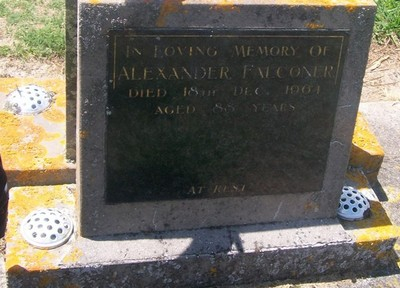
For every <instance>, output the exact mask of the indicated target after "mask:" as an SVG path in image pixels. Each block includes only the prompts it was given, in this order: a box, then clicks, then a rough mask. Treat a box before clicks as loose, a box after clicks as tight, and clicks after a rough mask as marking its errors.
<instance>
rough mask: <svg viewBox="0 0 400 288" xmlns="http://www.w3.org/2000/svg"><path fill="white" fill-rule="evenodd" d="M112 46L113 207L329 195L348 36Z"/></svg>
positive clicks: (155, 36)
mask: <svg viewBox="0 0 400 288" xmlns="http://www.w3.org/2000/svg"><path fill="white" fill-rule="evenodd" d="M109 38H110V41H109V69H108V75H109V94H108V107H107V111H106V113H107V127H106V137H107V147H106V174H107V178H106V200H107V201H108V202H110V203H115V202H133V201H153V200H174V199H188V198H217V197H227V196H230V197H237V196H251V195H260V194H276V193H301V192H311V191H319V190H321V187H322V181H323V178H324V170H325V166H326V161H327V154H328V150H329V145H330V141H331V134H332V128H333V123H334V115H335V111H336V105H337V98H338V94H339V88H340V79H341V72H342V66H343V62H344V56H345V53H346V47H347V38H348V36H347V34H346V32H344V31H279V32H276V31H268V30H248V31H247V30H234V31H232V30H230V31H224V30H209V29H207V30H172V31H171V30H146V31H144V30H140V31H136V30H135V31H132V30H128V31H127V30H124V31H110V32H109Z"/></svg>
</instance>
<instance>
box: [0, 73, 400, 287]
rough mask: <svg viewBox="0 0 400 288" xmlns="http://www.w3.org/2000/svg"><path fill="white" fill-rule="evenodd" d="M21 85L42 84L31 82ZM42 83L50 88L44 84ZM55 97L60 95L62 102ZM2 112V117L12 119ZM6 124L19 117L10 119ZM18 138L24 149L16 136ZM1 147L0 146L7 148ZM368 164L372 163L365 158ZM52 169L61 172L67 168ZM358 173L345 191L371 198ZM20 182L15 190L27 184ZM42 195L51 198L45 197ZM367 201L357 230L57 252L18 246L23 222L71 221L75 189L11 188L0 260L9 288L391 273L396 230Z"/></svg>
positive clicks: (149, 240)
mask: <svg viewBox="0 0 400 288" xmlns="http://www.w3.org/2000/svg"><path fill="white" fill-rule="evenodd" d="M5 81H6V82H5V83H9V85H12V84H11V82H8V81H15V80H11V79H7V80H5ZM18 81H21V82H20V83H38V82H37V81H36V80H26V79H20V80H18ZM50 82H52V81H50ZM43 85H44V86H45V87H46V85H49V84H46V83H44V84H43ZM3 87H4V85H3ZM49 87H53V86H51V85H49ZM1 92H2V93H3V94H4V92H3V91H1ZM8 92H9V91H8ZM61 94H62V92H61V93H60V94H59V95H61ZM60 97H61V96H60ZM60 99H61V98H58V100H57V101H56V102H58V101H59V102H58V104H57V105H59V104H61V106H59V107H58V108H57V109H63V107H64V108H65V102H64V101H62V100H60ZM62 105H64V106H62ZM1 113H2V115H6V113H8V112H4V111H1ZM6 117H9V118H12V119H17V118H15V117H14V116H10V115H7V116H6ZM9 118H4V117H3V118H2V119H9ZM28 118H29V117H28ZM3 121H4V120H3ZM21 123H22V124H24V122H23V121H11V122H9V123H7V125H14V126H13V127H12V128H10V127H9V128H4V127H5V126H4V125H3V127H2V129H11V131H12V130H15V131H17V130H18V129H21V128H20V127H19V126H18V125H21ZM15 125H17V126H15ZM61 126H62V125H61ZM61 126H57V127H61ZM59 129H61V130H60V131H61V132H60V134H61V135H65V133H64V132H63V130H62V128H59ZM357 129H358V128H356V131H357ZM360 129H361V130H363V129H364V128H363V127H361V128H360ZM367 130H368V128H367ZM7 131H8V130H7ZM23 131H28V130H23ZM29 132H32V133H33V132H34V131H33V130H32V131H29ZM26 133H28V132H26ZM63 133H64V134H63ZM4 135H6V134H4ZM64 137H65V136H64ZM15 141H16V142H17V143H20V142H21V141H20V140H19V139H16V140H15ZM60 141H61V143H65V142H63V141H62V140H60ZM35 143H36V145H39V146H41V145H42V144H43V143H40V142H34V143H33V144H35ZM0 145H3V147H5V146H4V145H5V144H4V142H1V143H0ZM372 146H374V145H372ZM7 147H11V145H9V146H7ZM32 147H35V145H33V146H32ZM2 150H4V148H3V149H2ZM63 152H65V151H63ZM2 153H3V151H2ZM382 153H383V150H382ZM367 154H374V153H367ZM378 154H379V153H378ZM62 155H64V154H63V153H62ZM381 156H382V157H383V155H381ZM3 158H4V156H3ZM367 163H370V162H368V160H367ZM24 169H25V168H21V173H27V172H26V171H24ZM49 170H50V169H49V168H48V167H46V169H43V170H39V169H38V168H37V166H35V168H34V169H32V172H30V173H36V176H35V174H33V176H32V177H33V178H34V177H37V175H38V174H40V173H42V174H44V175H43V176H44V178H43V179H44V180H43V182H44V184H46V185H50V184H52V183H50V179H48V180H46V177H49V175H51V173H49ZM58 171H59V172H58V173H65V170H61V169H59V170H58ZM354 171H356V172H354ZM358 172H360V171H359V170H353V171H352V173H349V174H348V179H349V180H348V182H347V183H346V184H348V185H353V186H355V187H356V188H358V189H361V190H362V192H363V193H366V194H368V191H369V192H371V191H372V190H371V189H370V187H369V182H368V180H367V179H366V178H365V177H364V176H363V173H361V172H360V173H358ZM11 175H12V173H11ZM13 177H14V176H11V177H10V178H13ZM17 183H19V185H21V184H23V183H24V182H17ZM28 183H30V182H29V181H28ZM70 183H73V182H72V181H71V182H70ZM30 185H32V184H30ZM55 191H56V192H55ZM57 191H58V192H57ZM41 193H44V194H41ZM46 194H47V196H44V195H46ZM21 195H23V196H21ZM38 195H42V196H38ZM370 195H372V196H370V198H371V199H372V200H374V201H373V202H372V210H373V217H372V218H371V219H367V220H363V221H359V222H354V223H352V222H350V223H349V222H343V223H339V222H338V221H337V220H334V219H325V220H309V221H304V222H302V223H296V224H295V223H288V222H284V223H281V224H268V225H251V226H245V225H244V226H236V227H230V228H227V227H224V228H216V229H200V230H192V231H180V232H166V233H157V234H146V235H138V234H136V235H123V236H118V237H109V238H103V239H100V238H93V239H88V238H81V237H79V236H77V235H75V236H74V238H73V239H71V240H70V242H69V243H68V244H66V245H64V246H62V247H60V248H57V249H55V250H48V251H44V250H38V249H34V248H32V247H30V246H29V245H27V244H24V242H23V240H22V239H21V237H20V235H19V232H18V225H19V222H20V221H21V219H22V218H23V217H24V216H26V214H28V212H29V211H31V210H32V209H34V207H39V206H41V207H49V205H50V206H54V205H56V206H57V205H61V206H62V207H64V208H65V207H68V209H69V211H70V213H71V214H72V215H73V214H75V211H76V210H75V209H76V207H75V204H74V201H75V200H74V199H75V197H76V195H75V191H74V185H62V186H47V187H20V188H13V189H12V190H11V201H10V207H11V208H10V220H9V229H8V232H7V244H8V247H7V255H6V258H7V262H6V269H7V274H8V276H9V284H10V285H11V286H12V285H28V286H31V285H34V286H35V285H38V286H40V285H43V283H47V284H48V285H54V287H62V285H64V286H65V284H66V283H71V284H76V285H92V284H93V283H96V284H97V285H100V286H101V285H103V284H104V285H107V283H108V284H109V283H112V284H114V285H117V286H119V287H131V285H138V283H142V284H143V285H160V286H174V287H179V286H181V287H185V286H186V287H187V286H206V285H231V284H239V283H255V282H263V281H272V280H277V279H288V278H291V279H295V278H303V277H307V276H313V275H323V274H332V273H342V272H345V271H349V270H353V271H361V270H365V271H372V270H376V269H379V268H387V267H389V266H393V265H394V264H393V263H395V261H396V255H395V254H394V251H393V245H394V242H395V239H396V237H397V236H398V235H400V233H399V228H398V227H397V226H396V225H393V224H392V222H391V220H390V219H389V217H388V216H387V214H386V212H385V210H384V208H383V206H382V205H381V204H380V203H379V202H378V201H376V200H377V198H376V196H375V198H374V197H373V196H374V193H373V192H371V193H370ZM65 197H69V198H68V199H69V200H66V203H63V201H64V200H65ZM32 199H35V201H32ZM63 199H64V200H63ZM54 201H55V202H54ZM56 202H57V203H56ZM29 203H30V204H29ZM29 205H31V206H29ZM35 205H36V206H35ZM68 209H67V210H68ZM12 227H14V228H12ZM143 247H145V248H143ZM105 251H107V253H105ZM30 257H33V258H30ZM394 269H395V268H394ZM132 270H134V271H132ZM150 275H152V277H150ZM154 275H157V276H156V277H154ZM59 277H62V278H63V280H62V283H59V282H60V281H59V279H61V278H59ZM94 281H96V282H94ZM149 281H152V282H149ZM20 283H23V284H20ZM47 284H46V285H47ZM12 287H14V286H12ZM15 287H18V286H15Z"/></svg>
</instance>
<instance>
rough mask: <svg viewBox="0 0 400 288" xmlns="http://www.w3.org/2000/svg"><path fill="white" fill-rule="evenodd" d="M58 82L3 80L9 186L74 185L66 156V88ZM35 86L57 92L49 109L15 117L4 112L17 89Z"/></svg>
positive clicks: (0, 112)
mask: <svg viewBox="0 0 400 288" xmlns="http://www.w3.org/2000/svg"><path fill="white" fill-rule="evenodd" d="M64 83H65V82H64V81H63V80H59V79H45V80H39V79H29V78H24V79H18V78H2V79H0V121H1V125H0V135H1V137H0V152H1V156H2V159H3V165H4V168H5V170H6V172H7V175H8V178H9V184H10V186H17V185H18V186H24V185H52V184H61V183H62V184H64V183H75V165H73V164H71V163H69V162H68V161H67V160H66V157H65V145H66V141H65V120H66V116H65V107H66V104H65V87H64ZM28 84H36V85H39V86H41V87H43V88H44V89H46V90H47V91H51V92H54V93H55V98H54V101H53V103H52V105H51V106H50V108H48V109H47V110H45V111H44V112H42V113H40V114H37V115H14V114H13V113H11V112H8V111H5V110H4V105H3V104H4V101H5V98H6V96H7V95H8V94H9V93H10V92H12V91H14V90H15V89H16V88H17V87H20V86H23V85H28Z"/></svg>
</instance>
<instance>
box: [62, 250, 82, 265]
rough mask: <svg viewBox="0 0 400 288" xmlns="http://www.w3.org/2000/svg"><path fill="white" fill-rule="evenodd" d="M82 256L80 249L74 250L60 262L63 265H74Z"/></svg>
mask: <svg viewBox="0 0 400 288" xmlns="http://www.w3.org/2000/svg"><path fill="white" fill-rule="evenodd" d="M82 255H83V252H82V250H81V249H78V248H74V249H73V250H72V251H71V252H70V253H69V254H68V255H66V256H65V257H64V259H63V260H62V262H63V263H64V264H73V263H76V262H77V261H78V260H79V258H81V257H82Z"/></svg>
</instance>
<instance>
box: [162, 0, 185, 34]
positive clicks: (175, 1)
mask: <svg viewBox="0 0 400 288" xmlns="http://www.w3.org/2000/svg"><path fill="white" fill-rule="evenodd" d="M181 7H182V0H164V1H163V3H162V5H161V9H160V15H159V16H158V18H157V21H156V26H157V27H164V26H165V24H166V19H167V17H168V16H169V15H170V14H173V13H177V12H179V11H180V9H181Z"/></svg>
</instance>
